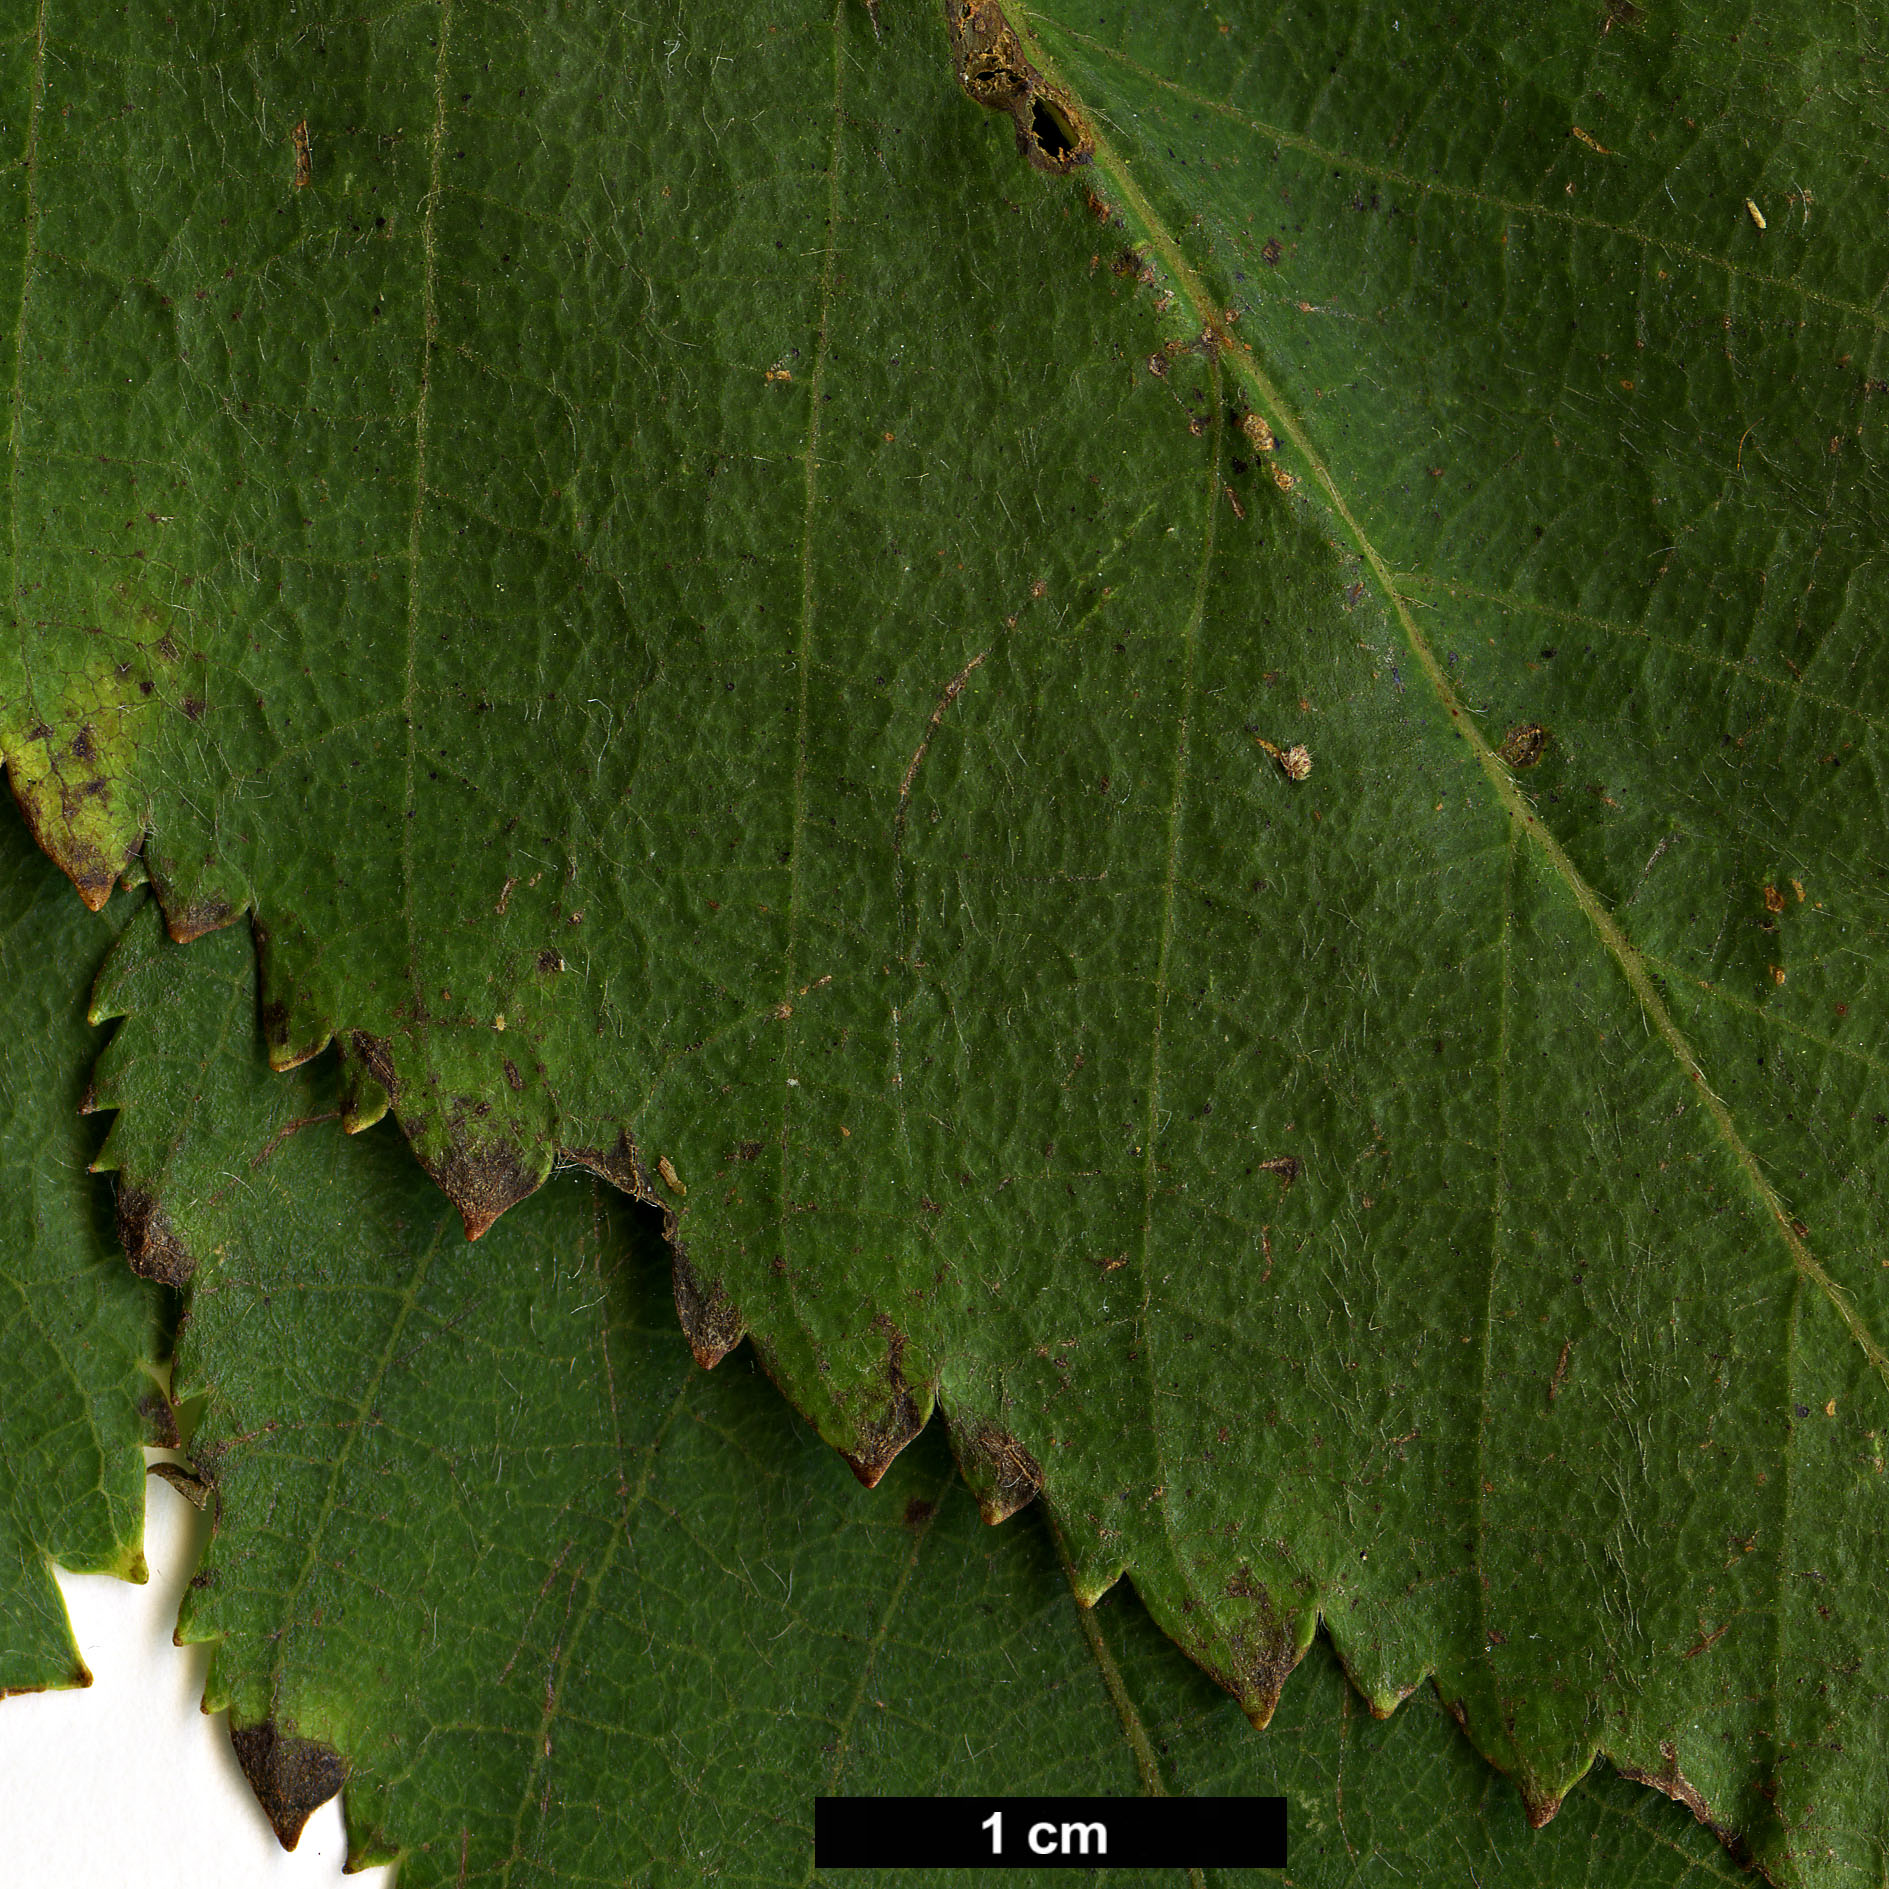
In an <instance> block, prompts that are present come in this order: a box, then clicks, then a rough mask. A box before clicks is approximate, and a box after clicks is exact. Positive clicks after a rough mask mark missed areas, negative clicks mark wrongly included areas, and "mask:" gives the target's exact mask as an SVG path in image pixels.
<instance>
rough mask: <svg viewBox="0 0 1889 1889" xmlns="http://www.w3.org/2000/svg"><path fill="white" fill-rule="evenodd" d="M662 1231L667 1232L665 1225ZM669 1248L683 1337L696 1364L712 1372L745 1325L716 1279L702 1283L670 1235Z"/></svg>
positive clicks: (742, 1335) (743, 1334) (743, 1332)
mask: <svg viewBox="0 0 1889 1889" xmlns="http://www.w3.org/2000/svg"><path fill="white" fill-rule="evenodd" d="M665 1219H667V1216H665ZM664 1230H665V1232H667V1231H668V1227H667V1226H665V1229H664ZM670 1250H671V1252H672V1254H673V1256H674V1259H673V1265H672V1268H671V1270H672V1272H673V1275H674V1281H675V1294H676V1317H677V1319H678V1320H679V1321H680V1322H681V1325H682V1333H683V1336H684V1337H685V1338H687V1339H688V1341H689V1349H690V1350H691V1351H692V1352H694V1353H695V1361H696V1363H697V1364H699V1365H700V1366H701V1367H702V1369H703V1370H705V1371H712V1370H713V1369H714V1368H715V1366H716V1365H718V1364H719V1363H721V1361H722V1359H723V1358H725V1357H727V1355H728V1354H729V1352H731V1351H732V1350H734V1348H735V1346H736V1345H738V1344H740V1342H741V1341H742V1339H743V1338H745V1337H746V1336H747V1335H748V1328H747V1325H746V1323H745V1322H744V1321H743V1319H742V1316H741V1313H740V1311H739V1309H738V1308H737V1307H736V1305H735V1302H734V1301H733V1300H732V1299H731V1298H729V1296H728V1294H727V1292H726V1291H725V1290H724V1289H723V1287H722V1282H721V1281H720V1280H719V1279H711V1280H710V1281H709V1282H708V1284H707V1286H706V1287H705V1286H704V1285H703V1284H702V1281H701V1280H700V1279H699V1278H698V1277H697V1276H696V1272H695V1268H694V1267H693V1266H691V1265H690V1264H689V1256H688V1253H687V1252H686V1251H685V1250H684V1248H683V1247H682V1246H681V1245H680V1244H679V1243H678V1242H677V1241H676V1240H675V1239H674V1237H673V1235H671V1238H670Z"/></svg>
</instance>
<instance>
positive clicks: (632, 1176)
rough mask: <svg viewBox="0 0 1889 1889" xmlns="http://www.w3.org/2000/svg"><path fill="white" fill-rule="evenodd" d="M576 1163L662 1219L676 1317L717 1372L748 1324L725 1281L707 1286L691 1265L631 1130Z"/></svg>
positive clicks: (577, 1155) (703, 1361)
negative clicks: (659, 1215) (655, 1212)
mask: <svg viewBox="0 0 1889 1889" xmlns="http://www.w3.org/2000/svg"><path fill="white" fill-rule="evenodd" d="M569 1154H570V1158H571V1159H572V1160H574V1161H578V1162H581V1163H582V1164H583V1165H584V1166H585V1167H587V1168H589V1169H590V1171H591V1172H592V1173H593V1174H595V1175H597V1176H598V1177H599V1178H600V1179H602V1180H606V1181H608V1182H609V1183H610V1185H611V1186H612V1187H614V1188H616V1189H617V1190H618V1191H619V1192H621V1193H625V1194H628V1195H629V1196H630V1198H631V1199H633V1200H638V1201H641V1202H642V1203H643V1205H644V1206H646V1207H654V1208H655V1209H656V1210H657V1212H658V1213H660V1214H661V1215H662V1233H663V1238H664V1240H665V1241H666V1242H667V1243H668V1246H669V1254H670V1274H671V1281H672V1284H673V1286H674V1290H675V1296H676V1318H677V1320H678V1321H679V1322H680V1324H681V1326H682V1333H683V1336H684V1337H685V1338H687V1339H688V1341H689V1349H690V1350H691V1351H692V1352H693V1353H694V1354H695V1361H696V1363H697V1364H699V1365H700V1366H701V1367H702V1368H703V1370H705V1371H712V1370H713V1369H714V1368H715V1366H716V1365H718V1364H719V1363H721V1361H722V1359H723V1358H725V1357H727V1355H728V1354H729V1352H731V1351H732V1350H734V1348H735V1346H736V1345H738V1344H740V1342H741V1341H742V1339H743V1338H745V1337H746V1336H747V1335H748V1327H747V1321H746V1320H745V1319H743V1318H742V1316H741V1310H740V1308H739V1307H738V1306H737V1305H736V1304H735V1302H734V1300H733V1299H731V1298H730V1297H729V1296H728V1294H727V1292H726V1291H724V1290H723V1288H722V1284H721V1281H720V1280H719V1279H715V1280H711V1281H710V1282H709V1283H708V1285H707V1286H706V1287H704V1285H703V1284H702V1281H701V1279H700V1278H699V1277H698V1275H697V1274H696V1271H695V1268H694V1267H693V1266H692V1265H690V1263H689V1249H688V1247H687V1245H686V1244H685V1243H684V1242H683V1239H682V1227H681V1221H680V1219H679V1217H678V1215H677V1213H676V1210H675V1208H674V1207H673V1206H672V1205H671V1204H670V1201H669V1198H668V1196H667V1195H666V1194H665V1193H664V1192H663V1191H662V1190H661V1189H660V1188H659V1187H657V1185H656V1183H655V1181H654V1180H653V1179H652V1178H651V1176H650V1172H649V1169H648V1168H647V1167H646V1166H645V1165H644V1163H643V1157H642V1156H641V1155H640V1154H639V1153H638V1152H637V1148H636V1143H635V1142H634V1141H633V1140H632V1139H631V1137H630V1133H629V1131H628V1130H627V1129H622V1130H619V1131H618V1134H617V1139H616V1145H615V1147H613V1148H609V1149H603V1148H572V1149H570V1150H569Z"/></svg>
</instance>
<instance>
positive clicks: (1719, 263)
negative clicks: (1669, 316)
mask: <svg viewBox="0 0 1889 1889" xmlns="http://www.w3.org/2000/svg"><path fill="white" fill-rule="evenodd" d="M1011 11H1012V12H1015V13H1017V14H1019V15H1021V14H1022V13H1023V11H1024V9H1023V8H1021V7H1012V9H1011ZM1062 30H1063V34H1064V37H1065V38H1067V39H1069V40H1071V41H1074V42H1079V43H1080V44H1081V45H1083V46H1084V47H1086V48H1088V49H1089V50H1090V51H1092V52H1095V53H1097V54H1099V55H1100V56H1101V57H1103V58H1105V59H1108V60H1110V61H1111V62H1112V63H1113V64H1115V65H1118V66H1121V67H1122V68H1123V69H1124V70H1125V71H1129V72H1132V73H1134V75H1135V76H1136V77H1137V78H1139V79H1144V80H1146V81H1147V83H1148V84H1150V85H1152V86H1154V87H1155V88H1156V89H1157V90H1159V91H1163V92H1169V93H1172V94H1173V96H1174V97H1176V98H1178V99H1181V100H1184V101H1185V102H1186V103H1187V104H1189V105H1193V106H1198V107H1199V108H1200V109H1201V110H1202V111H1209V112H1212V113H1213V114H1214V116H1215V117H1217V118H1225V119H1229V120H1230V121H1231V122H1232V123H1234V124H1236V125H1238V126H1239V127H1240V128H1241V129H1242V130H1244V131H1249V132H1251V133H1253V134H1254V135H1255V136H1256V137H1261V138H1266V139H1269V140H1271V141H1272V142H1274V143H1276V144H1279V145H1282V146H1283V147H1284V148H1285V149H1286V150H1288V151H1297V152H1299V153H1300V154H1301V155H1302V156H1304V157H1311V158H1316V159H1318V161H1319V162H1320V163H1322V164H1336V165H1341V166H1342V167H1343V168H1345V169H1346V170H1350V171H1355V172H1356V173H1357V174H1358V175H1359V176H1360V177H1369V178H1371V179H1373V180H1374V181H1375V182H1378V183H1385V184H1396V185H1398V186H1399V187H1401V188H1403V189H1406V190H1412V191H1415V192H1417V193H1418V194H1420V195H1424V196H1432V197H1444V198H1447V199H1448V200H1449V201H1451V202H1453V203H1474V204H1480V205H1481V206H1482V207H1483V208H1484V209H1487V210H1500V211H1501V212H1502V213H1503V214H1504V215H1505V216H1524V217H1533V218H1535V219H1537V220H1539V221H1541V222H1544V223H1560V224H1564V225H1565V226H1567V227H1568V228H1570V229H1581V230H1593V231H1595V232H1596V233H1597V234H1600V235H1604V236H1619V237H1624V238H1625V239H1626V240H1627V241H1628V242H1632V243H1639V244H1641V245H1642V246H1643V247H1646V248H1649V249H1662V250H1664V251H1665V252H1666V253H1667V254H1668V255H1670V256H1684V257H1685V258H1686V260H1687V261H1688V262H1700V263H1705V264H1706V265H1708V266H1709V267H1711V268H1714V269H1722V270H1724V272H1725V273H1726V275H1728V276H1731V277H1733V278H1735V279H1737V280H1739V281H1742V282H1755V283H1758V284H1760V285H1762V286H1763V287H1765V288H1770V289H1778V290H1781V291H1782V292H1783V293H1784V294H1786V295H1801V296H1802V297H1803V298H1804V300H1805V301H1807V302H1815V303H1816V304H1817V305H1818V306H1819V307H1822V308H1829V309H1834V310H1835V311H1836V312H1837V313H1838V314H1842V315H1849V316H1851V317H1853V318H1854V319H1856V320H1858V321H1865V322H1868V323H1869V325H1870V326H1871V327H1872V328H1875V329H1877V330H1878V331H1879V332H1880V331H1884V330H1889V315H1885V314H1883V313H1882V312H1881V311H1880V310H1879V309H1876V308H1872V307H1870V306H1868V305H1867V304H1865V303H1862V302H1850V301H1845V300H1844V299H1843V297H1842V296H1840V295H1830V294H1826V293H1825V292H1824V291H1823V290H1822V289H1813V288H1810V287H1808V286H1807V285H1806V284H1804V283H1802V282H1796V281H1793V280H1791V279H1790V278H1789V277H1788V276H1776V275H1768V274H1766V273H1765V271H1763V270H1762V269H1747V268H1746V267H1745V266H1744V265H1743V264H1742V263H1737V262H1733V261H1732V260H1731V259H1730V258H1729V257H1727V256H1720V255H1717V254H1715V253H1714V252H1713V251H1712V250H1709V249H1704V248H1701V247H1700V246H1699V245H1698V244H1696V243H1681V242H1675V241H1674V240H1673V239H1672V238H1671V237H1669V236H1656V235H1654V234H1653V233H1652V232H1651V231H1650V230H1643V229H1640V228H1638V227H1637V226H1636V225H1634V224H1631V223H1610V222H1609V221H1608V220H1607V219H1606V218H1605V217H1598V216H1585V215H1583V214H1582V213H1581V212H1580V211H1578V210H1564V209H1562V208H1561V206H1560V205H1559V204H1552V203H1536V202H1533V201H1531V200H1530V199H1529V198H1527V197H1499V196H1496V195H1494V194H1492V193H1491V192H1489V191H1486V190H1472V189H1471V188H1470V187H1469V186H1468V185H1467V184H1453V183H1450V182H1449V181H1448V180H1447V179H1444V178H1440V177H1415V176H1412V175H1411V173H1410V172H1408V171H1400V170H1396V169H1394V168H1393V167H1392V166H1390V165H1388V164H1373V163H1372V162H1371V161H1370V160H1369V159H1368V158H1361V157H1357V156H1355V155H1354V154H1352V153H1350V152H1345V151H1334V150H1332V149H1331V148H1330V147H1329V146H1326V145H1323V144H1320V143H1318V142H1317V141H1316V140H1315V139H1312V138H1308V137H1306V136H1305V135H1304V133H1303V132H1297V131H1286V130H1284V129H1282V128H1281V127H1280V126H1278V125H1272V124H1268V123H1267V122H1266V121H1265V120H1264V119H1261V118H1254V117H1252V116H1251V115H1250V114H1249V113H1246V112H1243V111H1239V110H1237V109H1236V108H1235V107H1233V106H1232V105H1229V104H1227V103H1226V102H1225V101H1224V100H1221V99H1213V98H1208V97H1207V96H1206V94H1205V93H1202V92H1196V91H1193V90H1191V89H1190V88H1189V87H1187V86H1185V85H1182V84H1180V83H1179V82H1178V81H1177V80H1174V79H1169V78H1164V77H1163V76H1162V75H1161V74H1160V73H1158V72H1153V71H1150V70H1149V69H1148V67H1146V66H1144V65H1142V64H1141V63H1140V62H1139V61H1138V60H1134V59H1131V58H1129V56H1128V55H1127V54H1126V53H1124V52H1121V51H1119V50H1118V49H1117V48H1115V47H1113V46H1109V45H1106V44H1104V43H1103V42H1102V41H1101V40H1099V39H1096V38H1094V37H1092V36H1091V35H1090V34H1087V33H1079V32H1076V31H1074V30H1073V29H1070V28H1064V29H1062ZM1043 69H1044V71H1045V72H1048V71H1050V66H1049V64H1048V62H1047V61H1045V62H1044V65H1043ZM1058 82H1059V83H1060V82H1061V81H1060V80H1059V81H1058ZM1237 82H1238V81H1237V80H1236V81H1235V83H1237ZM1071 95H1072V96H1074V94H1073V93H1072V94H1071ZM1096 155H1097V157H1098V158H1100V157H1101V156H1102V142H1101V138H1100V135H1099V134H1098V137H1097V145H1096ZM1610 155H1611V154H1610ZM1110 161H1111V162H1112V160H1110Z"/></svg>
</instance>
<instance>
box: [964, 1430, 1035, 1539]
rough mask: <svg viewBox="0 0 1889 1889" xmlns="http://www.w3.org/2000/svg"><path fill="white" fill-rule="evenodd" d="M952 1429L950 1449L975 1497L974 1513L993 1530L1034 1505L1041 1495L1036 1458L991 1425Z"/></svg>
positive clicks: (1005, 1433)
mask: <svg viewBox="0 0 1889 1889" xmlns="http://www.w3.org/2000/svg"><path fill="white" fill-rule="evenodd" d="M963 1430H964V1433H963V1434H960V1433H959V1430H958V1429H957V1428H956V1427H954V1428H953V1429H952V1432H951V1447H952V1452H953V1454H955V1455H956V1457H957V1459H958V1470H959V1473H960V1474H961V1475H962V1476H963V1477H964V1480H965V1482H966V1483H967V1484H968V1485H969V1487H970V1490H971V1493H972V1494H973V1495H974V1496H975V1497H976V1498H977V1509H978V1513H979V1514H980V1515H982V1516H983V1518H984V1520H985V1521H986V1522H987V1523H988V1524H990V1525H991V1526H992V1527H995V1526H996V1524H997V1523H999V1522H1007V1521H1008V1520H1009V1519H1010V1518H1011V1516H1013V1515H1014V1514H1016V1512H1017V1511H1018V1510H1019V1509H1021V1508H1025V1507H1027V1506H1028V1505H1029V1504H1030V1503H1032V1502H1034V1501H1035V1500H1036V1498H1037V1497H1038V1496H1039V1495H1040V1494H1042V1492H1043V1471H1042V1469H1041V1468H1040V1467H1039V1465H1038V1464H1037V1461H1036V1458H1035V1457H1034V1456H1032V1455H1031V1454H1030V1452H1029V1451H1028V1450H1026V1449H1025V1448H1024V1447H1023V1445H1022V1444H1021V1443H1019V1442H1018V1441H1017V1439H1016V1438H1015V1437H1013V1436H1011V1435H1010V1434H1009V1433H1008V1432H1007V1431H1005V1430H1000V1429H999V1428H998V1427H997V1426H996V1425H995V1424H994V1423H977V1424H969V1425H965V1426H963Z"/></svg>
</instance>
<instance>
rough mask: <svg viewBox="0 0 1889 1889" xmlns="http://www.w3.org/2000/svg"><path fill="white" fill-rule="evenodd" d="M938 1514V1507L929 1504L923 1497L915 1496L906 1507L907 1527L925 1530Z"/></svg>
mask: <svg viewBox="0 0 1889 1889" xmlns="http://www.w3.org/2000/svg"><path fill="white" fill-rule="evenodd" d="M937 1513H938V1509H937V1505H936V1504H935V1503H932V1502H927V1501H926V1500H925V1499H924V1497H923V1496H916V1495H915V1496H913V1497H912V1499H911V1500H910V1501H909V1502H908V1503H906V1505H905V1526H906V1527H907V1528H923V1527H924V1526H925V1524H926V1523H927V1522H929V1521H930V1520H931V1518H932V1517H933V1516H934V1515H936V1514H937Z"/></svg>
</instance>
